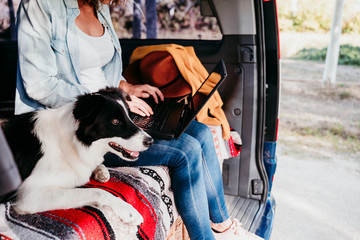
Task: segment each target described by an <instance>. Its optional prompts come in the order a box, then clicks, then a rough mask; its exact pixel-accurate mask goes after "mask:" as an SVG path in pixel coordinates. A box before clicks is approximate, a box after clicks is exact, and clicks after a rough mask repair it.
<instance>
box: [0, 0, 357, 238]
mask: <svg viewBox="0 0 360 240" xmlns="http://www.w3.org/2000/svg"><path fill="white" fill-rule="evenodd" d="M13 2H14V7H15V9H16V8H17V5H18V3H19V0H13ZM158 2H159V4H158V10H159V11H160V14H159V15H158V17H159V19H158V23H157V25H158V32H157V35H158V37H159V38H179V37H181V38H190V39H219V38H221V34H219V27H218V26H217V24H216V21H215V19H214V18H204V17H201V16H200V12H199V10H198V8H196V7H197V6H198V0H161V1H158ZM334 5H335V0H317V1H314V0H277V6H278V16H279V28H280V45H281V74H282V84H281V105H280V125H279V134H278V147H277V154H278V159H277V160H278V168H277V172H276V174H275V179H274V184H273V189H272V191H273V195H274V197H275V199H276V202H277V209H276V214H275V224H274V228H273V233H272V238H271V239H272V240H289V239H291V240H312V239H316V240H343V239H344V240H351V239H354V240H355V239H360V227H359V223H360V207H359V203H360V190H359V186H360V0H346V1H345V7H344V12H343V22H342V23H343V24H342V26H343V28H342V36H341V38H340V42H341V49H340V58H339V63H340V65H339V66H338V68H337V78H336V84H335V85H334V86H328V85H326V84H324V83H323V82H322V74H323V71H324V59H325V56H326V48H327V46H328V43H329V40H330V28H331V19H332V16H333V12H334ZM132 14H133V8H132V7H131V6H130V7H127V8H120V7H114V8H113V9H112V16H113V19H114V25H115V27H116V29H117V32H118V35H119V37H120V38H129V37H131V35H132V26H131V21H132ZM194 16H196V17H195V18H194ZM170 19H171V21H170ZM145 25H146V23H145V22H143V23H142V29H141V37H142V38H145V37H146V26H145ZM8 29H9V13H8V9H7V0H0V38H5V39H6V38H8V37H9V31H8Z"/></svg>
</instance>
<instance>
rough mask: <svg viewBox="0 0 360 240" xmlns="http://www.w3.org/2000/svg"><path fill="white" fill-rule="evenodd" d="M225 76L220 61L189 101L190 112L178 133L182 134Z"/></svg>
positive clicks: (223, 66) (224, 70)
mask: <svg viewBox="0 0 360 240" xmlns="http://www.w3.org/2000/svg"><path fill="white" fill-rule="evenodd" d="M226 76H227V72H226V68H225V63H224V61H223V60H220V61H219V63H218V64H217V65H216V66H215V68H214V69H213V70H212V72H211V73H210V74H209V76H208V77H207V78H206V79H205V80H204V82H203V83H202V84H201V86H200V87H199V88H198V90H197V92H196V93H195V94H194V95H193V96H192V98H191V99H190V104H191V111H190V112H188V113H186V116H185V119H184V120H183V122H182V124H181V126H180V129H179V131H180V133H182V132H183V131H184V130H185V129H186V128H187V126H188V125H189V124H190V122H191V121H192V120H193V119H194V118H195V117H196V115H197V114H198V113H199V111H200V110H201V108H202V107H203V106H204V105H205V104H206V102H207V101H208V100H209V98H210V97H211V96H212V95H213V94H214V92H215V91H216V90H217V89H218V88H219V86H220V85H221V83H222V82H223V81H224V80H225V78H226Z"/></svg>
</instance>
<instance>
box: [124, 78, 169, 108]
mask: <svg viewBox="0 0 360 240" xmlns="http://www.w3.org/2000/svg"><path fill="white" fill-rule="evenodd" d="M122 87H123V90H124V91H126V92H127V93H128V94H129V95H134V96H136V97H141V98H148V97H150V96H152V97H153V98H154V101H155V102H156V103H159V99H160V100H161V101H163V100H164V95H163V94H162V92H161V91H160V89H158V88H157V87H154V86H151V85H148V84H141V85H132V84H130V83H127V82H123V84H122Z"/></svg>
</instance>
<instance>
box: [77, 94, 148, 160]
mask: <svg viewBox="0 0 360 240" xmlns="http://www.w3.org/2000/svg"><path fill="white" fill-rule="evenodd" d="M125 100H127V101H129V100H130V101H131V99H130V97H129V96H128V95H127V94H126V93H125V92H123V91H121V90H120V89H118V88H106V89H102V90H100V91H98V92H96V93H92V94H85V95H81V96H79V97H78V98H77V101H76V102H75V105H74V109H73V115H74V118H75V120H76V121H77V122H78V124H79V126H78V129H77V130H76V136H77V138H78V140H79V141H80V142H81V143H83V144H84V145H86V146H91V145H92V144H93V143H94V142H101V143H103V144H102V146H103V147H104V148H105V150H106V151H107V152H112V153H114V154H116V155H118V156H119V157H121V158H123V159H125V160H128V161H134V160H136V159H137V158H138V156H139V152H140V151H144V150H146V149H147V148H149V146H150V145H151V144H152V143H153V139H152V138H151V137H150V135H148V134H147V133H146V132H144V131H143V130H142V129H140V128H139V127H137V126H136V125H135V124H134V123H133V122H132V121H131V119H130V118H129V107H128V105H127V103H126V102H125Z"/></svg>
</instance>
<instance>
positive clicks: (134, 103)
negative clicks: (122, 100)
mask: <svg viewBox="0 0 360 240" xmlns="http://www.w3.org/2000/svg"><path fill="white" fill-rule="evenodd" d="M130 97H131V101H127V103H128V105H129V108H130V111H131V112H133V113H136V114H139V115H141V116H150V115H152V114H153V111H152V109H151V107H150V106H149V105H148V104H147V103H146V102H144V101H143V100H141V99H140V98H138V97H136V96H130Z"/></svg>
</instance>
